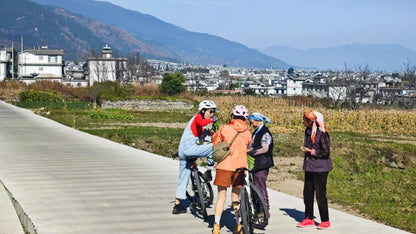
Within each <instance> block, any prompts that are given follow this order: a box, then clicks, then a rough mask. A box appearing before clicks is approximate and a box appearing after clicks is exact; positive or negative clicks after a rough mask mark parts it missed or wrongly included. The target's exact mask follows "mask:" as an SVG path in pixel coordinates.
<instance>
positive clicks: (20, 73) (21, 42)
mask: <svg viewBox="0 0 416 234" xmlns="http://www.w3.org/2000/svg"><path fill="white" fill-rule="evenodd" d="M20 54H21V56H20V58H22V59H19V64H20V69H19V77H20V78H22V76H23V61H20V60H23V36H20Z"/></svg>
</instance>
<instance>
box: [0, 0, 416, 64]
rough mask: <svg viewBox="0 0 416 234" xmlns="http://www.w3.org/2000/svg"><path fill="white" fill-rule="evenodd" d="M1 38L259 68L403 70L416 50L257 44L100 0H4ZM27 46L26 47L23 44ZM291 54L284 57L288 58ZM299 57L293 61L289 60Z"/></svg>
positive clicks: (69, 56) (75, 50) (78, 54)
mask: <svg viewBox="0 0 416 234" xmlns="http://www.w3.org/2000/svg"><path fill="white" fill-rule="evenodd" d="M0 5H1V6H2V17H0V44H6V45H8V46H10V45H11V42H14V43H15V48H16V47H19V46H20V38H21V36H22V37H23V38H24V47H25V49H27V48H33V47H38V46H43V45H48V46H49V48H52V49H64V52H65V57H64V58H65V59H66V60H81V59H83V58H86V57H87V56H90V55H91V54H92V53H94V52H95V53H97V54H98V53H99V51H101V49H102V48H103V46H104V45H107V44H108V45H110V46H111V47H112V49H113V52H114V54H115V55H116V56H129V55H132V54H135V53H140V55H141V56H142V57H147V58H156V59H162V60H167V61H173V62H185V63H192V64H201V65H208V64H216V65H227V66H240V67H251V68H282V69H287V68H289V67H291V66H292V67H295V68H313V69H336V70H344V69H345V66H347V67H348V69H352V70H353V69H354V67H356V66H364V65H368V66H369V67H370V69H372V70H380V71H402V70H403V69H404V61H405V60H408V61H410V62H411V63H414V62H415V61H416V53H415V52H414V51H411V50H408V49H406V48H403V47H400V46H397V45H377V44H351V45H345V46H339V47H332V48H317V49H304V50H303V49H295V48H290V47H284V46H272V47H268V48H266V49H259V50H256V49H251V48H248V47H246V46H245V45H243V44H241V43H237V42H233V41H230V40H227V39H224V38H221V37H218V36H215V35H210V34H206V33H197V32H191V31H188V30H186V29H184V28H181V27H178V26H175V25H173V24H170V23H168V22H164V21H162V20H159V19H157V18H156V17H154V16H151V15H147V14H142V13H140V12H137V11H132V10H128V9H124V8H122V7H119V6H116V5H113V4H111V3H108V2H102V1H94V0H31V1H29V0H13V1H10V0H0ZM19 49H20V48H19ZM283 61H284V62H283ZM289 64H291V65H289Z"/></svg>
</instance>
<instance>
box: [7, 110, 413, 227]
mask: <svg viewBox="0 0 416 234" xmlns="http://www.w3.org/2000/svg"><path fill="white" fill-rule="evenodd" d="M177 178H178V162H177V161H173V160H171V159H169V158H165V157H161V156H158V155H154V154H151V153H148V152H145V151H140V150H137V149H133V148H131V147H128V146H124V145H121V144H117V143H114V142H111V141H108V140H106V139H103V138H99V137H95V136H92V135H89V134H86V133H82V132H79V131H77V130H74V129H71V128H68V127H65V126H63V125H60V124H58V123H55V122H53V121H51V120H49V119H46V118H43V117H40V116H37V115H35V114H33V113H31V112H30V111H28V110H24V109H20V108H17V107H14V106H11V105H9V104H6V103H4V102H0V180H1V181H2V182H3V184H4V186H5V187H6V188H7V189H8V190H9V192H10V193H11V194H12V197H13V198H14V199H15V200H16V201H17V203H18V204H17V207H18V211H19V212H20V213H24V215H22V216H25V219H24V223H26V225H28V226H31V224H33V227H34V230H32V231H37V233H41V234H49V233H57V234H58V233H59V234H62V233H180V234H184V233H190V234H195V233H211V230H212V225H213V221H214V217H213V213H214V211H213V208H210V209H209V210H208V214H209V215H210V216H209V218H208V220H207V222H203V220H201V219H200V218H198V217H195V216H194V215H193V214H192V213H191V212H189V208H188V213H187V214H182V215H172V214H171V212H172V206H173V204H172V202H173V195H174V191H175V187H176V182H177ZM0 193H1V190H0ZM0 201H1V202H7V199H0ZM270 202H271V205H272V207H271V220H270V225H269V226H268V227H267V230H256V233H298V232H308V233H315V232H316V233H318V232H322V231H318V230H316V229H315V228H309V229H301V230H299V229H297V228H296V227H295V226H296V223H297V222H299V221H300V220H301V219H302V218H303V212H302V210H303V202H302V200H301V199H299V198H295V197H292V196H289V195H286V194H283V193H279V192H276V191H270ZM229 203H230V202H229V201H227V204H229ZM0 207H2V206H0ZM9 207H10V206H9ZM19 207H20V208H19ZM227 208H228V206H227ZM316 214H317V213H316ZM4 217H5V216H4V215H3V214H2V212H0V233H7V230H8V229H7V228H8V227H10V226H11V225H16V222H14V221H5V222H3V221H4V220H6V219H3V218H4ZM330 218H331V223H332V228H331V229H330V230H326V231H324V232H327V233H356V234H358V233H363V234H364V233H365V234H369V233H406V232H403V231H400V230H398V229H395V228H391V227H388V226H385V225H382V224H378V223H375V222H372V221H369V220H365V219H362V218H358V217H355V216H352V215H349V214H346V213H343V212H339V211H336V210H332V209H331V210H330ZM318 221H319V219H318ZM222 223H223V226H222V229H221V230H222V233H232V229H233V227H234V221H233V218H232V214H231V212H230V211H229V210H227V211H226V212H224V215H223V219H222ZM30 229H31V228H30V227H29V230H30Z"/></svg>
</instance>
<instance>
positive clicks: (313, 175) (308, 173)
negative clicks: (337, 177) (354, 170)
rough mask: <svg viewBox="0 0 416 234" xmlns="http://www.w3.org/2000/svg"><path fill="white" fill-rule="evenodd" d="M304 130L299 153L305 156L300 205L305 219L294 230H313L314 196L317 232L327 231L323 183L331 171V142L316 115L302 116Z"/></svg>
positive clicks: (327, 215) (319, 117) (325, 198)
mask: <svg viewBox="0 0 416 234" xmlns="http://www.w3.org/2000/svg"><path fill="white" fill-rule="evenodd" d="M303 123H304V125H305V126H306V129H305V139H304V144H303V146H301V147H300V149H301V150H302V151H303V153H304V154H305V157H304V160H303V170H304V171H305V183H304V187H303V202H304V203H305V219H304V220H303V221H302V222H300V223H298V224H297V227H300V228H303V227H314V226H315V221H314V218H313V217H314V216H313V201H314V194H315V193H316V201H317V202H318V208H319V214H320V216H321V223H320V224H319V225H318V227H317V228H318V229H327V228H329V227H330V226H331V225H330V223H329V213H328V199H327V197H326V183H327V178H328V174H329V171H331V170H332V160H331V157H330V146H331V139H330V137H329V134H328V131H327V130H326V129H325V125H324V116H323V115H322V114H321V113H319V112H317V111H308V112H306V113H305V115H304V116H303Z"/></svg>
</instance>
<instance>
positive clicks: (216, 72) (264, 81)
mask: <svg viewBox="0 0 416 234" xmlns="http://www.w3.org/2000/svg"><path fill="white" fill-rule="evenodd" d="M63 56H64V51H63V50H62V49H49V48H48V47H46V46H43V47H40V48H37V49H36V48H35V49H27V50H23V51H22V52H19V53H17V59H16V61H17V62H16V64H15V66H13V61H12V60H13V58H12V57H13V53H12V49H11V48H6V47H4V46H3V47H0V81H2V80H5V79H6V78H7V79H11V78H12V76H13V75H16V76H15V77H14V78H15V79H19V80H21V81H23V82H25V83H32V82H36V81H37V80H51V81H57V82H60V83H63V84H66V85H69V86H73V87H80V86H82V87H86V86H91V85H93V84H94V83H97V82H105V81H117V82H120V83H124V82H140V83H154V84H160V83H161V82H162V78H163V74H164V73H169V72H175V71H181V72H182V73H183V74H184V75H185V78H186V80H185V83H184V85H185V86H186V88H187V89H188V90H189V91H192V92H221V93H242V94H258V95H264V96H271V97H277V96H283V95H284V96H310V97H317V98H328V99H331V100H332V101H333V103H334V104H336V103H342V102H345V101H348V102H355V103H378V104H381V103H383V104H388V105H390V104H394V103H397V99H398V98H403V97H406V98H415V93H416V88H415V87H416V85H414V84H413V85H412V84H411V83H410V84H409V83H406V82H402V80H401V75H400V74H398V73H396V74H394V75H393V74H392V73H386V72H369V73H366V74H360V73H359V72H348V73H343V72H341V71H314V70H302V69H298V70H297V71H296V72H294V73H289V72H288V70H286V69H280V70H279V69H255V68H239V67H226V66H216V65H209V66H201V65H191V64H178V63H172V62H165V61H159V60H147V62H146V66H150V67H152V68H153V69H152V72H149V71H147V70H146V71H141V73H140V74H141V75H138V74H139V73H137V72H134V71H132V70H131V69H133V70H137V69H139V70H140V69H141V67H140V66H142V65H143V64H141V65H138V64H133V65H132V64H129V60H128V59H127V58H119V57H114V56H113V52H112V49H111V47H110V46H108V45H105V46H104V47H103V49H102V56H100V57H98V56H96V57H89V58H87V61H84V62H79V61H78V62H77V63H75V62H71V61H64V60H63ZM14 68H16V71H14ZM133 73H134V74H133ZM414 75H415V76H416V74H414ZM414 83H416V82H414Z"/></svg>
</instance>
